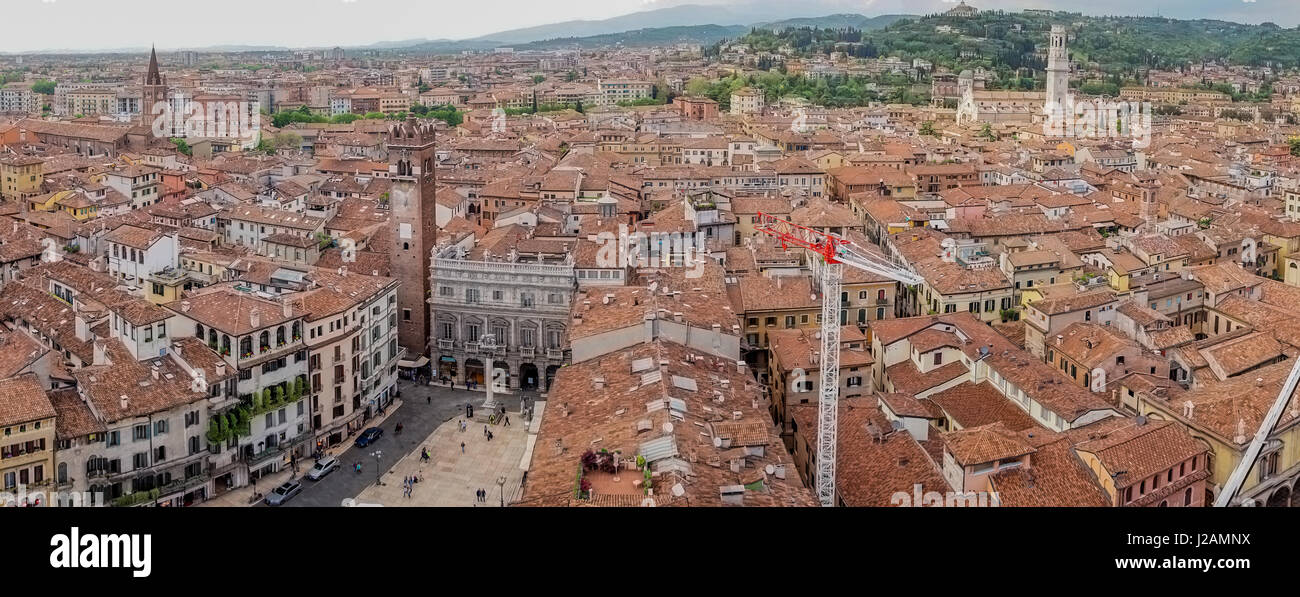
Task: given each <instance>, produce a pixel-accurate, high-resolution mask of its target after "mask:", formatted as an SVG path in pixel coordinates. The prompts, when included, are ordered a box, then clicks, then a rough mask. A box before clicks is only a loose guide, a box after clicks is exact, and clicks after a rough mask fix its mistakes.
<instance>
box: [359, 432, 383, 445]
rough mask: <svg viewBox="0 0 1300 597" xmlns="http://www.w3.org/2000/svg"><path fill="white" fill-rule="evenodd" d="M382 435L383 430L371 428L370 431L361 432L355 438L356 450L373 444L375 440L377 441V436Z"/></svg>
mask: <svg viewBox="0 0 1300 597" xmlns="http://www.w3.org/2000/svg"><path fill="white" fill-rule="evenodd" d="M383 434H384V430H383V429H380V428H378V427H371V428H370V429H367V430H365V431H362V432H361V435H358V436H357V441H356V442H355V443H356V446H357V447H358V448H364V447H366V446H369V445H370V444H373V443H375V440H377V439H379V436H381V435H383Z"/></svg>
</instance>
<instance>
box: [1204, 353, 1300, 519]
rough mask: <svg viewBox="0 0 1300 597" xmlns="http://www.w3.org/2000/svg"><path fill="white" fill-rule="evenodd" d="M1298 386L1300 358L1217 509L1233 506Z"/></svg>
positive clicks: (1223, 491) (1229, 479)
mask: <svg viewBox="0 0 1300 597" xmlns="http://www.w3.org/2000/svg"><path fill="white" fill-rule="evenodd" d="M1297 384H1300V358H1296V362H1295V366H1293V367H1291V374H1290V375H1288V376H1287V378H1286V381H1285V382H1283V383H1282V391H1281V392H1280V393H1278V395H1277V400H1276V401H1274V402H1273V408H1270V409H1269V411H1268V414H1266V415H1265V416H1264V420H1263V421H1262V422H1261V423H1260V426H1259V430H1258V431H1256V432H1255V439H1253V440H1251V442H1250V446H1249V447H1247V448H1246V453H1245V454H1242V456H1241V462H1239V463H1237V468H1235V469H1233V470H1232V475H1231V476H1229V477H1228V481H1227V483H1224V485H1223V490H1222V491H1220V492H1219V497H1218V499H1216V500H1214V506H1215V507H1216V508H1223V507H1227V506H1231V505H1233V504H1232V502H1233V501H1234V500H1236V499H1237V493H1239V492H1240V491H1241V486H1242V485H1243V484H1245V482H1246V475H1248V474H1250V469H1251V468H1252V467H1254V466H1255V460H1256V459H1258V458H1259V453H1260V451H1261V450H1263V449H1264V443H1265V442H1267V441H1268V436H1269V435H1271V434H1272V433H1273V428H1274V427H1277V422H1278V420H1280V419H1281V418H1282V411H1283V410H1286V405H1287V404H1288V403H1289V402H1291V396H1292V395H1293V394H1295V389H1296V385H1297Z"/></svg>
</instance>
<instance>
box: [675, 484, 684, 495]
mask: <svg viewBox="0 0 1300 597" xmlns="http://www.w3.org/2000/svg"><path fill="white" fill-rule="evenodd" d="M673 495H675V496H677V497H682V496H684V495H686V488H685V487H682V484H681V483H677V484H675V485H673Z"/></svg>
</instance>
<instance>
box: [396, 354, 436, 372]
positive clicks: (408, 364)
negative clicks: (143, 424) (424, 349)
mask: <svg viewBox="0 0 1300 597" xmlns="http://www.w3.org/2000/svg"><path fill="white" fill-rule="evenodd" d="M428 364H429V357H423V356H422V357H420V359H419V360H417V361H407V360H401V361H397V366H398V367H401V368H403V369H418V368H420V367H423V366H425V365H428Z"/></svg>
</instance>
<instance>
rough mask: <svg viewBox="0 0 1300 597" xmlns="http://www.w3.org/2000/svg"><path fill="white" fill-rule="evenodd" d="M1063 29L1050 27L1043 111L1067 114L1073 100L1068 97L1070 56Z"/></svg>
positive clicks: (1056, 26) (1054, 26) (1058, 26)
mask: <svg viewBox="0 0 1300 597" xmlns="http://www.w3.org/2000/svg"><path fill="white" fill-rule="evenodd" d="M1066 37H1067V36H1066V33H1065V27H1062V26H1060V25H1052V35H1051V47H1049V48H1048V50H1047V97H1046V105H1045V106H1044V110H1045V111H1046V112H1047V113H1048V114H1050V113H1051V110H1052V109H1053V108H1058V107H1059V109H1060V110H1064V111H1065V112H1067V113H1068V112H1069V111H1070V109H1071V107H1072V104H1073V98H1072V97H1071V96H1070V54H1069V52H1068V51H1067V50H1066V47H1065V40H1066Z"/></svg>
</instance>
